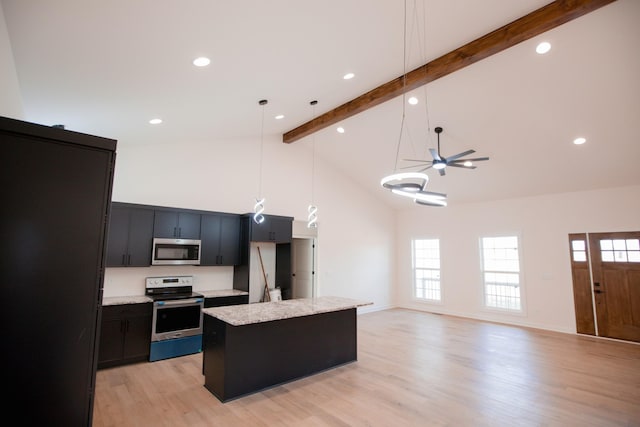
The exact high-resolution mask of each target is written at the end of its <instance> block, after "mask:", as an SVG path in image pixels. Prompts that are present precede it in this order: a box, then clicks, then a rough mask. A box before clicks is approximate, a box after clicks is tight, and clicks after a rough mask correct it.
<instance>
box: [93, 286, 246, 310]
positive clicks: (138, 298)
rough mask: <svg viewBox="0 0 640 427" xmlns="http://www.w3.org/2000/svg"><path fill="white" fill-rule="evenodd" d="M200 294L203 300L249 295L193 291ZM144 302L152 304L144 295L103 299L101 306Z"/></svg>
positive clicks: (231, 290) (222, 290)
mask: <svg viewBox="0 0 640 427" xmlns="http://www.w3.org/2000/svg"><path fill="white" fill-rule="evenodd" d="M194 292H196V293H199V294H202V295H203V296H204V297H205V298H218V297H232V296H238V295H249V293H248V292H245V291H239V290H237V289H218V290H214V291H194ZM145 302H153V300H152V299H151V298H149V297H148V296H145V295H131V296H122V297H104V298H102V305H103V306H105V305H122V304H142V303H145Z"/></svg>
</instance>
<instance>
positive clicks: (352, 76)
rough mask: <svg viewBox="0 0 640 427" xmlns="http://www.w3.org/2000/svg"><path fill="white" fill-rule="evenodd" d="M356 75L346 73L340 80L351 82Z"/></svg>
mask: <svg viewBox="0 0 640 427" xmlns="http://www.w3.org/2000/svg"><path fill="white" fill-rule="evenodd" d="M355 76H356V75H355V74H353V73H347V74H345V75H344V76H343V77H342V78H343V79H345V80H351V79H352V78H354V77H355Z"/></svg>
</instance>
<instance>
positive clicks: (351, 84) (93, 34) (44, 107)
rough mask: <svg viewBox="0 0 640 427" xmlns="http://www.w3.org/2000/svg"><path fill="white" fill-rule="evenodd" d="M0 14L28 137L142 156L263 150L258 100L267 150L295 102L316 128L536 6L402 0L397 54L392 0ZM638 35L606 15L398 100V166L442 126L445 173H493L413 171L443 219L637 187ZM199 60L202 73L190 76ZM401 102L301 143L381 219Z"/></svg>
mask: <svg viewBox="0 0 640 427" xmlns="http://www.w3.org/2000/svg"><path fill="white" fill-rule="evenodd" d="M1 2H2V3H1V4H2V7H3V10H4V15H5V20H6V24H7V28H8V31H9V38H10V42H11V46H12V49H13V54H14V58H15V65H16V71H17V75H18V80H19V84H20V89H21V93H22V100H23V104H24V111H25V119H26V120H28V121H33V122H37V123H43V124H47V125H53V124H58V123H61V124H65V126H66V128H67V129H71V130H76V131H80V132H85V133H90V134H95V135H100V136H105V137H108V138H114V139H117V140H118V145H119V146H120V147H122V146H128V145H134V144H146V145H149V147H150V149H152V146H153V144H157V143H180V142H181V141H209V140H215V139H228V138H253V137H255V138H260V129H261V127H260V117H261V114H262V107H260V106H259V105H258V100H260V99H268V100H269V103H268V105H267V106H266V107H264V108H265V124H264V132H265V134H268V135H271V134H274V135H275V134H278V135H281V134H283V133H284V132H287V131H289V130H292V129H293V128H295V127H297V126H299V125H301V124H302V123H304V122H306V121H308V120H310V119H311V118H312V117H313V112H314V109H313V108H312V107H311V106H310V105H309V101H311V100H314V99H317V100H318V105H317V106H316V107H315V113H316V115H319V114H321V113H324V112H326V111H328V110H331V109H333V108H335V107H337V106H339V105H341V104H343V103H345V102H347V101H349V100H351V99H353V98H355V97H357V96H359V95H361V94H362V93H364V92H366V91H368V90H370V89H373V88H374V87H377V86H379V85H381V84H383V83H386V82H387V81H389V80H392V79H394V78H396V77H398V76H400V75H402V74H403V72H404V71H405V70H406V71H410V70H412V69H414V68H416V67H418V66H419V65H422V64H424V63H426V62H428V61H430V60H432V59H434V58H436V57H438V56H440V55H442V54H444V53H447V52H449V51H451V50H453V49H455V48H457V47H460V46H461V45H463V44H465V43H467V42H469V41H471V40H474V39H476V38H478V37H480V36H482V35H484V34H486V33H488V32H490V31H492V30H494V29H496V28H498V27H500V26H502V25H504V24H507V23H509V22H511V21H513V20H515V19H517V18H519V17H520V16H522V15H525V14H527V13H529V12H531V11H533V10H535V9H538V8H539V7H541V6H544V5H545V4H547V3H548V0H520V1H517V2H516V1H513V0H484V1H481V2H480V1H475V0H414V1H411V0H408V1H407V3H408V12H407V21H408V22H407V33H408V34H407V38H406V42H405V40H404V38H403V30H404V22H405V21H404V11H403V2H400V1H398V0H395V1H394V0H323V1H314V2H311V1H301V0H270V1H264V0H242V1H221V0H218V1H214V0H185V1H171V0H161V1H159V0H135V1H131V0H109V1H87V0H56V1H37V0H1ZM414 4H417V12H415V13H414V12H413V5H414ZM639 22H640V1H637V0H618V1H617V2H614V3H612V4H610V5H607V6H604V7H603V8H601V9H598V10H596V11H595V12H592V13H590V14H587V15H585V16H583V17H581V18H578V19H576V20H574V21H571V22H569V23H567V24H564V25H562V26H560V27H557V28H556V29H554V30H552V31H549V32H548V33H545V34H543V35H541V36H538V37H535V38H534V39H531V40H529V41H526V42H523V43H521V44H519V45H517V46H515V47H513V48H510V49H508V50H506V51H504V52H502V53H499V54H497V55H494V56H492V57H490V58H488V59H485V60H482V61H480V62H478V63H476V64H474V65H471V66H469V67H467V68H464V69H462V70H460V71H458V72H455V73H453V74H450V75H448V76H446V77H444V78H442V79H440V80H437V81H435V82H433V83H430V84H429V85H427V86H424V87H422V88H420V89H418V90H416V91H413V92H412V93H410V94H408V95H416V96H417V97H418V98H419V100H420V103H419V104H418V105H417V106H409V105H407V106H406V108H405V109H404V110H405V114H406V117H405V128H404V130H403V137H402V140H401V141H400V162H399V163H398V165H397V166H398V167H402V166H405V165H407V164H408V163H406V162H403V161H402V159H403V158H409V157H410V158H416V157H421V158H426V156H427V155H428V154H427V148H428V147H435V146H436V138H435V134H434V133H433V128H434V127H436V126H442V127H443V128H444V133H443V134H442V135H441V151H442V154H443V155H445V156H448V155H452V154H455V153H458V152H460V151H464V150H467V149H471V148H472V149H475V150H476V153H475V154H474V157H475V156H489V157H490V158H491V159H490V161H487V162H482V163H478V164H477V166H478V168H477V169H475V170H464V169H458V168H448V169H447V174H446V175H445V176H439V175H438V174H437V173H436V171H434V170H432V169H430V170H429V171H428V173H429V176H430V178H431V180H430V183H429V185H428V189H429V190H431V191H438V192H445V193H448V195H449V205H452V204H454V203H456V204H458V203H463V202H472V201H483V200H496V199H504V198H512V197H526V196H532V195H539V194H545V193H557V192H570V191H581V190H588V189H594V188H606V187H614V186H625V185H632V184H638V183H640V167H638V165H637V162H638V160H639V159H640V143H639V138H638V128H639V127H638V123H639V121H640V78H639V76H640V48H639V47H638V46H639V45H640V25H638V23H639ZM424 28H426V34H425V31H424ZM542 40H546V41H549V42H551V43H552V49H551V51H550V52H549V53H548V54H546V55H538V54H536V53H535V46H536V45H537V43H538V42H540V41H542ZM405 46H406V48H407V49H406V50H407V53H406V55H405V54H403V51H404V47H405ZM201 55H204V56H208V57H210V58H211V60H212V63H211V65H210V66H209V67H206V68H202V69H201V68H196V67H194V66H193V65H192V64H191V61H192V60H193V59H194V58H195V57H197V56H201ZM405 62H406V65H405ZM346 72H354V73H355V74H356V77H355V78H354V79H352V80H350V81H345V80H343V79H342V76H343V75H344V74H345V73H346ZM425 97H426V99H427V101H428V102H425ZM402 101H403V100H402V97H398V98H396V99H393V100H391V101H388V102H386V103H384V104H382V105H379V106H377V107H374V108H372V109H370V110H368V111H366V112H364V113H360V114H359V115H356V116H354V117H352V118H350V119H347V120H345V121H344V122H343V123H341V125H342V126H343V127H344V128H345V129H346V132H345V133H344V134H338V133H337V132H336V131H335V126H331V127H329V128H326V129H324V130H322V131H320V132H317V133H316V134H315V136H314V137H313V138H314V140H315V144H316V152H317V155H318V156H321V157H322V158H324V159H325V160H328V161H330V162H332V163H334V164H335V165H336V166H337V167H338V168H340V169H342V170H344V171H345V173H347V174H349V175H351V176H352V177H353V178H354V179H355V180H356V181H358V182H359V183H360V184H361V185H362V186H363V187H364V188H365V189H368V190H370V191H371V192H372V193H373V194H376V195H377V196H378V197H380V199H381V200H383V201H385V202H386V203H388V204H389V205H390V206H393V207H396V208H407V207H410V206H412V203H411V200H409V199H404V198H400V197H399V196H394V195H391V194H389V193H388V191H386V190H383V189H382V188H380V186H379V181H380V179H381V178H382V177H383V176H385V175H387V174H389V173H390V172H392V171H393V170H394V168H395V167H396V165H395V162H394V159H395V156H396V149H397V146H398V140H399V135H400V123H401V117H402V113H403V102H402ZM425 105H427V106H428V108H425ZM276 114H284V115H285V116H286V117H285V118H284V119H283V120H274V119H273V117H274V116H275V115H276ZM154 117H161V118H162V119H163V120H164V123H162V124H161V125H159V126H160V127H161V128H159V127H158V126H156V127H154V126H152V125H149V124H148V121H149V119H151V118H154ZM427 124H429V125H430V128H431V129H432V131H431V133H428V128H427ZM158 129H160V131H159V130H158ZM427 135H429V136H428V137H427ZM577 136H584V137H586V138H587V143H586V144H584V145H581V146H575V145H573V144H572V140H573V139H574V138H575V137H577ZM310 138H312V137H307V138H305V139H303V140H301V141H299V142H296V144H301V143H308V142H309V141H310ZM305 141H306V142H305ZM307 160H308V159H307ZM307 160H305V161H307ZM419 208H420V209H434V208H427V207H419Z"/></svg>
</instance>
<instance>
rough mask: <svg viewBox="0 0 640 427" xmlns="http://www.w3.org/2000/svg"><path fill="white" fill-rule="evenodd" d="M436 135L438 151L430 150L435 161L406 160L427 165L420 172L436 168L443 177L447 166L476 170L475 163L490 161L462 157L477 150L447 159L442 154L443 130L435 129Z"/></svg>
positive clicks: (484, 158)
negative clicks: (441, 136)
mask: <svg viewBox="0 0 640 427" xmlns="http://www.w3.org/2000/svg"><path fill="white" fill-rule="evenodd" d="M434 131H435V133H436V134H437V135H438V150H435V149H433V148H429V153H431V157H432V158H433V160H417V159H404V160H405V161H409V162H419V163H423V164H426V167H423V168H422V169H420V170H419V172H424V171H426V170H427V169H429V168H434V169H436V170H437V171H438V173H439V174H440V175H441V176H442V175H445V169H446V167H447V166H452V167H456V168H467V169H475V168H476V167H475V166H473V162H482V161H485V160H489V158H488V157H477V158H475V159H463V158H462V157H464V156H468V155H469V154H473V153H475V152H476V151H475V150H467V151H463V152H461V153H458V154H454V155H453V156H449V157H445V156H443V155H442V154H440V134H441V133H442V131H443V129H442V128H441V127H440V126H438V127H436V128H435V129H434ZM415 167H418V166H417V165H413V166H409V168H415Z"/></svg>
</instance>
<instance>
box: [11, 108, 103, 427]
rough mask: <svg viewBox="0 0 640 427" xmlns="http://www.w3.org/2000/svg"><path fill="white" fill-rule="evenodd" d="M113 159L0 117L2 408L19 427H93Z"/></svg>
mask: <svg viewBox="0 0 640 427" xmlns="http://www.w3.org/2000/svg"><path fill="white" fill-rule="evenodd" d="M115 149H116V141H114V140H111V139H105V138H100V137H96V136H91V135H85V134H81V133H77V132H70V131H66V130H64V129H58V128H52V127H48V126H41V125H36V124H33V123H26V122H22V121H17V120H12V119H8V118H4V117H0V179H1V181H0V184H1V186H2V198H1V202H2V203H1V204H0V267H1V268H0V272H1V280H0V286H1V289H2V294H1V295H0V325H1V327H2V334H1V338H0V340H1V342H2V349H1V350H0V354H1V355H2V356H1V363H0V369H2V374H1V375H2V376H1V378H2V389H3V391H4V393H3V395H4V396H6V397H3V398H2V400H0V402H2V409H3V411H2V414H4V416H5V417H9V416H10V415H11V418H12V419H14V420H18V421H16V424H17V425H25V426H27V425H28V426H67V427H70V426H89V425H91V422H92V415H93V399H94V390H95V378H96V363H97V343H98V340H97V338H98V337H97V334H98V325H99V323H98V322H99V320H100V307H101V299H102V284H103V279H104V263H105V247H106V244H105V242H106V227H107V218H108V213H109V212H108V210H109V203H110V200H111V189H112V184H113V168H114V164H115Z"/></svg>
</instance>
